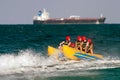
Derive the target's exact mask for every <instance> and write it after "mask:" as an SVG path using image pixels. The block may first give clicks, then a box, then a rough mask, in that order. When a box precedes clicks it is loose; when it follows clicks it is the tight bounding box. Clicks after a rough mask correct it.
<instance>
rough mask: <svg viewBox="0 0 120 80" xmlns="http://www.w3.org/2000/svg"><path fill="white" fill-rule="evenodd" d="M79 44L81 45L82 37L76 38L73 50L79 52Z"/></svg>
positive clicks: (80, 48)
mask: <svg viewBox="0 0 120 80" xmlns="http://www.w3.org/2000/svg"><path fill="white" fill-rule="evenodd" d="M81 43H82V37H81V36H77V40H76V42H75V48H76V49H78V50H80V51H82V46H81Z"/></svg>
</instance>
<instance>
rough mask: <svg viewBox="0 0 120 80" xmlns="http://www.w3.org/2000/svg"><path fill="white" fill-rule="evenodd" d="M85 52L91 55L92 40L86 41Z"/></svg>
mask: <svg viewBox="0 0 120 80" xmlns="http://www.w3.org/2000/svg"><path fill="white" fill-rule="evenodd" d="M85 52H86V53H90V54H93V43H92V40H91V39H88V40H87V44H86V49H85Z"/></svg>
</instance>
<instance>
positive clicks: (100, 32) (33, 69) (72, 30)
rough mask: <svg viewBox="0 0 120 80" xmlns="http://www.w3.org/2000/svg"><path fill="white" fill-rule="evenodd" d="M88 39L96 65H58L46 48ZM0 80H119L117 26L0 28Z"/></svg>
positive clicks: (119, 42)
mask: <svg viewBox="0 0 120 80" xmlns="http://www.w3.org/2000/svg"><path fill="white" fill-rule="evenodd" d="M67 35H69V36H71V41H72V42H74V41H75V40H76V37H77V36H78V35H80V36H86V37H87V38H91V39H92V41H93V43H94V52H95V53H99V54H102V55H104V59H103V60H97V61H68V62H59V61H58V60H55V59H54V58H53V57H48V56H47V47H48V46H49V45H50V46H53V47H56V48H57V47H58V44H59V43H60V42H61V41H63V40H64V39H65V36H67ZM0 80H120V24H66V25H63V24H59V25H55V24H50V25H47V24H46V25H0Z"/></svg>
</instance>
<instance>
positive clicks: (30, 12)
mask: <svg viewBox="0 0 120 80" xmlns="http://www.w3.org/2000/svg"><path fill="white" fill-rule="evenodd" d="M44 8H45V9H46V10H47V11H48V12H49V14H50V17H51V18H60V17H69V16H70V15H78V16H80V17H83V18H84V17H100V14H101V13H102V14H103V15H104V16H105V17H106V18H107V19H106V23H120V10H119V8H120V0H0V24H32V23H33V16H34V15H37V12H38V11H39V10H43V9H44Z"/></svg>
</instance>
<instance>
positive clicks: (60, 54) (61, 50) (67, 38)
mask: <svg viewBox="0 0 120 80" xmlns="http://www.w3.org/2000/svg"><path fill="white" fill-rule="evenodd" d="M70 44H71V41H70V36H66V38H65V41H62V42H61V43H60V44H59V47H58V49H59V50H60V53H59V54H58V57H59V60H65V57H64V54H63V49H62V47H63V45H68V46H70ZM72 46H73V45H72ZM61 56H62V57H61Z"/></svg>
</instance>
